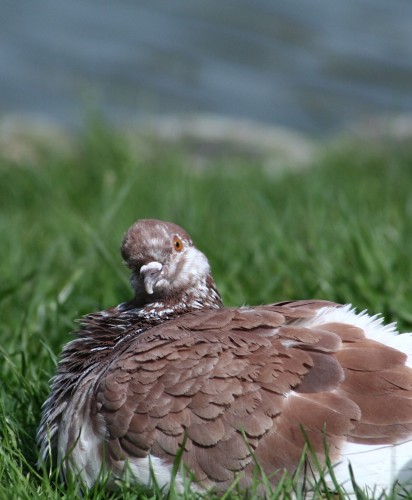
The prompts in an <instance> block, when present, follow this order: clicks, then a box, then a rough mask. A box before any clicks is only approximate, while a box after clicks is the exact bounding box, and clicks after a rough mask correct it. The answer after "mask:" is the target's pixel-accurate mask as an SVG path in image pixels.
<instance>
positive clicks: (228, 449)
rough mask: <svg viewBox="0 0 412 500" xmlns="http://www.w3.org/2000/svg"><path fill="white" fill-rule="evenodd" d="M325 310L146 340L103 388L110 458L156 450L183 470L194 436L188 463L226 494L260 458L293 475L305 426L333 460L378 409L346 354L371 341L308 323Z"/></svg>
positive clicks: (275, 312) (202, 316)
mask: <svg viewBox="0 0 412 500" xmlns="http://www.w3.org/2000/svg"><path fill="white" fill-rule="evenodd" d="M325 305H331V304H328V303H324V302H316V301H311V302H300V303H282V304H275V305H272V306H264V307H254V308H241V309H220V310H219V309H218V310H208V311H201V312H198V313H191V314H187V315H185V316H182V317H181V318H178V319H176V320H173V321H168V322H165V323H164V324H162V325H159V326H157V327H155V328H153V329H151V330H150V331H148V332H147V333H145V334H143V335H141V336H140V337H138V338H137V339H136V340H135V341H134V342H133V343H132V344H131V345H130V347H129V348H128V349H127V350H125V351H124V352H123V354H122V355H121V356H120V357H119V358H117V359H116V361H114V362H113V363H112V364H111V365H110V367H109V369H108V370H107V372H106V373H105V375H104V376H103V377H102V379H101V381H100V382H99V384H98V385H97V391H96V394H95V405H94V412H95V414H96V415H97V416H98V418H99V419H103V421H104V424H105V426H106V427H107V436H108V443H107V449H108V459H109V460H111V461H113V463H115V462H116V461H121V460H124V459H125V458H133V457H135V458H143V457H146V456H147V455H148V454H149V453H150V454H151V455H152V456H157V457H160V458H163V459H165V460H166V461H169V462H172V461H173V457H174V456H175V455H176V453H177V451H178V449H179V447H180V446H181V445H182V443H183V441H184V439H185V436H186V442H185V452H184V454H183V460H184V462H185V463H186V464H187V465H188V466H189V467H190V468H191V469H192V470H193V472H194V473H195V476H196V478H197V480H198V481H200V482H203V484H208V483H209V482H213V483H216V484H218V485H220V487H221V488H222V489H223V488H224V487H225V486H226V485H228V484H229V482H230V481H231V480H232V478H233V474H234V473H236V472H237V471H241V470H245V473H246V476H248V475H249V474H251V473H252V468H253V459H252V455H251V450H253V451H254V452H255V455H256V457H257V459H258V461H259V462H260V463H261V465H262V466H263V467H264V469H265V470H266V472H268V473H269V474H273V473H274V471H276V470H277V469H279V470H283V469H284V468H286V469H289V470H290V471H291V472H293V471H294V470H295V469H296V467H297V465H298V462H299V459H300V456H301V452H302V448H303V445H304V443H305V436H304V435H303V432H302V426H303V427H304V429H305V432H306V435H307V437H308V438H309V440H310V442H311V444H312V446H313V447H314V450H315V452H317V453H319V455H322V453H323V451H324V436H325V433H326V436H327V439H328V446H329V448H330V454H331V455H332V457H333V456H337V455H339V450H340V447H341V444H342V441H343V439H344V437H345V436H346V435H351V436H352V438H353V439H355V440H356V439H357V437H356V432H358V433H359V432H362V427H359V426H361V425H364V424H363V420H362V419H361V417H362V415H361V409H362V410H363V408H366V409H368V408H369V406H368V404H367V405H366V406H365V404H363V403H362V401H361V399H362V398H361V397H360V396H359V391H358V389H357V386H359V384H360V383H361V382H360V381H359V379H358V378H356V377H357V375H356V373H352V372H349V371H348V370H352V368H351V367H350V366H349V364H348V363H349V361H347V360H346V358H345V356H346V354H345V351H346V350H350V349H353V348H354V347H353V346H354V345H355V344H357V343H359V342H360V343H362V342H366V343H368V342H370V341H367V340H365V337H364V335H363V332H362V330H359V329H357V328H353V327H352V326H350V325H345V324H341V323H339V324H329V325H326V326H323V325H321V327H316V328H315V327H311V328H305V327H304V326H302V325H303V324H304V321H306V320H309V319H310V318H312V317H313V316H314V315H315V313H316V311H317V310H318V309H319V308H320V307H323V306H325ZM375 344H376V343H375ZM379 345H380V344H379ZM343 347H344V349H342V348H343ZM375 347H376V346H375ZM360 348H361V349H362V346H360ZM367 348H371V346H370V345H369V347H368V346H367ZM355 349H356V348H355ZM388 349H390V348H388ZM337 353H338V354H337ZM351 359H352V353H351ZM403 361H404V360H403ZM408 370H409V369H408ZM353 371H356V367H354V368H353ZM361 371H362V370H361ZM411 371H412V370H411ZM345 372H346V373H347V374H348V373H349V375H347V376H348V380H347V381H345V380H344V379H345ZM395 372H396V370H395ZM395 372H394V374H393V377H396V373H395ZM391 373H392V372H391ZM354 377H355V380H354V381H353V378H354ZM391 380H392V379H391ZM390 383H392V382H390ZM369 385H370V384H369ZM342 387H343V388H342ZM357 391H358V392H357ZM365 411H366V410H365ZM358 422H360V424H357V423H358ZM355 424H357V427H356V426H355ZM365 425H370V423H369V421H368V422H366V423H365ZM372 425H373V423H372ZM356 429H360V430H359V431H356ZM244 435H245V436H246V437H247V441H248V443H246V442H245V439H244ZM274 477H275V476H274Z"/></svg>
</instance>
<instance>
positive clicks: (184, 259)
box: [121, 219, 220, 304]
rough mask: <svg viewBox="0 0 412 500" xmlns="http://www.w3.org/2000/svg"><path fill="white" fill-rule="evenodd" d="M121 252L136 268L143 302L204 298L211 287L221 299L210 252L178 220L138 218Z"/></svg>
mask: <svg viewBox="0 0 412 500" xmlns="http://www.w3.org/2000/svg"><path fill="white" fill-rule="evenodd" d="M121 252H122V256H123V258H124V260H125V262H126V264H127V266H128V267H129V268H130V269H131V271H132V277H131V283H132V287H133V289H134V292H135V295H136V298H137V299H138V300H139V302H141V303H143V304H148V303H153V302H162V303H167V302H172V301H173V302H178V301H188V300H192V299H195V300H198V299H199V300H201V299H202V298H203V295H205V294H207V293H209V289H210V288H212V289H213V290H214V291H215V293H216V294H217V296H218V297H219V301H220V296H219V294H218V293H217V292H216V289H215V285H214V282H213V278H212V277H211V274H210V265H209V262H208V260H207V258H206V256H205V255H204V254H203V253H202V252H200V250H198V249H197V248H196V247H195V246H194V244H193V241H192V239H191V238H190V236H189V235H188V234H187V233H186V231H184V230H183V229H182V228H181V227H179V226H177V225H176V224H173V223H171V222H163V221H159V220H155V219H142V220H139V221H137V222H136V223H135V224H133V226H132V227H131V228H130V229H129V230H128V231H127V233H126V235H125V237H124V239H123V243H122V246H121Z"/></svg>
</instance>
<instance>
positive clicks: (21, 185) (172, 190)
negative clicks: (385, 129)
mask: <svg viewBox="0 0 412 500" xmlns="http://www.w3.org/2000/svg"><path fill="white" fill-rule="evenodd" d="M272 163H274V162H272ZM0 186H1V196H0V233H1V235H2V236H1V245H0V276H1V282H0V317H1V325H2V328H1V332H0V359H1V361H0V381H1V383H0V498H13V497H14V498H19V499H20V498H22V499H25V498H47V499H49V498H50V499H54V498H56V499H58V498H59V499H60V498H65V499H72V498H77V497H78V495H79V489H78V488H79V487H78V485H77V484H76V483H75V482H73V483H72V484H69V485H68V486H64V485H62V484H61V483H60V482H59V481H58V480H57V478H56V476H55V475H53V474H52V475H51V476H50V477H49V472H48V471H46V470H44V471H41V470H40V471H39V470H37V469H36V466H35V463H36V460H37V448H36V444H35V431H36V426H37V425H38V422H39V415H40V409H41V404H42V402H43V401H44V399H45V398H46V395H47V393H48V380H49V378H50V377H51V375H52V373H53V371H54V369H55V365H56V356H57V355H58V353H59V351H60V349H61V346H62V345H63V344H64V343H65V342H66V341H67V340H68V339H69V332H70V331H71V330H72V329H73V320H74V319H75V318H78V317H80V316H82V315H83V314H85V313H87V312H90V311H94V310H99V309H103V308H106V307H108V306H111V305H113V304H116V303H119V302H121V301H124V300H126V299H128V298H129V297H130V289H129V286H128V273H127V271H126V269H125V267H124V266H123V265H122V263H121V258H120V255H119V251H118V249H119V245H120V241H121V238H122V235H123V233H124V231H125V230H126V229H127V228H128V226H129V225H130V224H131V223H132V222H134V221H135V220H136V219H138V218H145V217H151V218H160V219H165V220H171V221H174V222H176V223H178V224H180V225H182V226H183V227H184V228H186V229H187V230H188V231H189V232H190V234H191V235H192V236H193V238H194V240H195V241H196V242H197V245H198V246H199V247H200V248H201V249H202V250H203V251H204V252H205V253H206V254H207V255H208V256H209V258H210V261H211V263H212V268H213V271H214V276H215V279H216V281H217V283H218V285H219V287H220V290H221V292H222V295H223V298H224V301H225V303H226V305H240V304H244V303H249V304H260V303H267V302H274V301H278V300H285V299H295V298H296V299H297V298H309V297H317V298H323V299H328V300H333V301H338V302H351V303H353V304H355V305H356V306H357V307H358V308H359V309H360V310H361V309H364V308H368V310H369V311H370V312H382V313H383V314H384V315H385V317H386V318H387V320H388V321H395V320H396V321H398V322H399V325H400V328H401V329H406V330H408V329H409V330H411V329H412V305H411V304H412V280H411V275H412V273H411V271H412V259H411V249H412V194H411V188H412V148H408V147H403V148H391V149H390V151H385V150H384V149H382V148H378V147H376V148H374V147H369V146H368V147H366V146H364V147H360V148H353V147H349V146H348V147H344V148H340V149H335V150H334V151H331V152H326V151H325V152H324V154H323V155H322V157H321V158H320V159H318V160H317V161H314V162H313V165H311V166H310V168H307V169H304V170H297V169H293V168H292V169H289V170H282V169H281V170H280V171H278V170H273V171H270V172H269V171H267V170H265V169H263V168H261V165H260V164H259V161H258V160H256V161H253V160H250V159H249V160H248V161H247V162H246V161H245V160H242V158H239V157H236V156H230V157H226V158H225V157H220V158H219V159H217V160H216V162H215V163H214V164H210V165H209V166H208V167H207V168H198V167H194V166H193V165H191V163H190V157H189V156H188V155H187V154H186V152H185V150H178V149H177V148H172V147H168V148H162V147H161V145H159V144H156V142H155V141H152V142H150V141H149V142H147V141H146V142H143V141H141V142H139V143H138V144H137V145H135V146H134V147H133V148H131V147H130V146H129V145H128V143H126V142H125V140H124V139H123V138H122V137H119V136H118V135H116V133H114V132H113V131H110V130H107V129H105V128H104V127H91V128H90V129H89V130H88V131H87V132H86V133H85V135H84V137H83V138H82V140H81V141H80V143H79V146H78V149H77V150H76V151H75V152H74V153H73V155H72V156H70V157H67V156H66V157H63V156H58V155H56V154H54V155H48V154H47V153H44V155H43V157H42V161H41V162H40V163H37V164H36V165H32V164H30V162H24V161H21V162H19V163H17V164H16V163H13V162H11V161H8V160H7V159H5V158H0ZM354 474H355V477H356V471H354ZM257 477H258V476H257ZM258 481H261V482H262V481H263V484H264V479H263V480H262V479H257V482H258ZM256 484H258V483H256ZM294 488H296V485H295V484H294V482H293V481H292V480H291V479H290V478H285V479H284V480H283V481H282V483H281V484H280V485H279V487H278V488H277V489H276V490H273V491H272V492H271V493H268V496H272V497H273V498H275V497H277V496H280V497H288V495H290V494H291V492H293V490H294ZM299 495H300V494H299V491H298V493H297V496H298V498H299ZM157 496H159V492H157V493H156V491H155V492H141V493H140V494H139V498H155V497H157ZM172 496H173V495H172ZM193 496H194V494H193V493H190V491H189V490H188V491H187V492H186V494H185V495H184V498H192V497H193ZM243 496H244V492H239V491H238V488H237V486H236V484H234V486H233V489H232V491H230V492H229V493H228V494H227V496H226V498H227V499H233V498H242V497H243ZM255 496H256V495H255ZM103 497H105V492H104V486H97V487H96V488H95V489H94V490H92V491H91V492H90V493H89V494H88V495H87V496H86V497H85V498H90V499H99V498H103ZM360 497H361V496H359V498H360ZM369 497H370V498H372V496H369ZM113 498H125V499H128V498H136V490H135V489H133V488H131V487H130V485H128V484H127V482H126V483H125V484H124V485H123V487H122V490H121V492H120V493H119V494H116V495H114V497H113ZM208 498H213V497H212V496H209V497H208ZM248 498H254V495H253V491H252V492H251V493H249V496H248ZM365 498H368V497H365Z"/></svg>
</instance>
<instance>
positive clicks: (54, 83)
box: [0, 0, 412, 135]
mask: <svg viewBox="0 0 412 500" xmlns="http://www.w3.org/2000/svg"><path fill="white" fill-rule="evenodd" d="M94 107H96V108H99V109H101V110H102V112H103V113H104V114H105V116H107V117H108V119H109V120H112V121H113V122H115V123H116V122H120V123H121V122H124V121H137V122H139V121H143V120H145V119H146V118H148V117H152V116H163V115H170V114H172V115H175V114H178V115H184V114H191V113H214V114H221V115H227V116H230V117H235V118H236V117H239V118H247V119H253V120H256V121H259V122H261V123H268V124H271V125H273V124H276V125H283V126H287V127H291V128H295V129H298V130H302V131H304V132H307V133H309V134H313V135H328V134H331V133H334V132H336V131H339V130H342V129H344V128H345V127H346V126H348V124H351V123H353V122H356V121H358V120H361V119H363V118H365V117H368V116H371V115H372V116H374V115H381V114H383V113H395V114H396V113H408V112H411V111H412V1H411V0H345V1H338V0H287V1H285V0H253V1H252V0H249V1H246V0H0V115H4V114H6V113H16V112H17V113H35V114H40V115H47V116H50V117H51V118H52V119H55V120H58V121H59V122H62V123H64V124H69V125H79V124H81V123H82V121H84V116H85V111H86V110H87V109H90V108H94Z"/></svg>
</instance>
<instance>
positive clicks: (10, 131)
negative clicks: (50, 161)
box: [0, 113, 412, 167]
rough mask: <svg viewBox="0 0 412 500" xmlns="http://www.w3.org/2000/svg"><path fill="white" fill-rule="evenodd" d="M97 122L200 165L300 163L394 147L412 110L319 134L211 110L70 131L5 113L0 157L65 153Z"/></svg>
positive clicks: (410, 123) (0, 122)
mask: <svg viewBox="0 0 412 500" xmlns="http://www.w3.org/2000/svg"><path fill="white" fill-rule="evenodd" d="M90 123H91V124H90ZM96 124H97V125H102V126H103V127H104V128H105V129H107V130H108V131H109V132H113V133H114V134H115V135H117V136H119V137H122V138H123V139H125V141H126V144H127V146H129V147H130V148H131V149H132V150H135V149H137V148H138V147H139V145H140V144H141V142H142V141H144V142H146V141H153V142H154V143H156V145H157V146H159V144H160V145H161V146H163V147H165V148H167V147H178V148H180V149H182V150H185V151H187V152H188V153H189V155H191V156H193V159H194V160H195V162H198V163H200V164H201V163H202V159H203V160H205V161H206V163H207V160H209V161H210V160H214V159H216V158H221V157H225V156H242V157H244V158H246V159H248V158H251V159H254V160H263V162H264V163H265V164H266V163H267V162H268V161H269V163H270V159H272V160H276V163H277V164H283V165H285V166H286V165H287V166H290V165H293V166H295V167H304V166H306V165H308V164H310V163H312V162H313V160H314V158H315V157H316V155H317V154H318V153H319V150H320V149H322V150H323V149H327V148H330V147H332V148H335V147H339V146H342V145H349V146H350V145H357V146H359V145H360V144H364V145H367V146H376V147H379V148H382V147H393V146H394V145H398V146H399V145H400V144H404V143H408V142H409V141H411V140H412V114H400V115H399V114H398V115H378V116H374V117H366V118H365V119H363V120H361V121H359V122H356V123H354V124H352V125H351V126H349V127H346V128H345V129H344V130H341V131H340V132H338V133H337V134H335V135H334V136H332V137H325V138H324V139H323V138H322V137H317V138H313V137H310V136H308V135H305V134H303V133H302V132H300V131H297V130H294V129H289V128H286V127H283V126H274V125H266V124H263V123H260V122H256V121H253V120H245V119H241V120H240V119H234V118H231V117H227V116H224V115H214V114H191V115H183V116H178V115H166V116H163V117H153V118H151V119H148V120H146V121H144V122H142V123H137V122H125V123H124V124H122V125H121V126H119V125H113V124H111V123H109V122H106V121H105V120H103V119H102V120H101V121H100V122H99V120H89V123H88V120H87V119H86V120H85V124H84V126H83V128H82V130H73V129H71V128H70V127H67V126H64V125H62V124H61V123H59V122H57V121H55V120H53V119H52V118H51V117H48V116H47V115H35V114H23V113H10V114H5V115H3V116H0V156H1V157H2V158H3V159H6V160H10V161H12V162H16V163H18V162H21V161H26V162H33V163H36V162H37V161H38V160H39V158H41V157H43V156H44V155H54V154H56V155H63V156H70V155H71V154H73V153H74V152H75V151H76V149H77V147H78V145H79V142H81V140H82V137H83V136H84V134H85V133H87V131H88V130H89V128H90V127H92V128H93V126H96Z"/></svg>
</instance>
